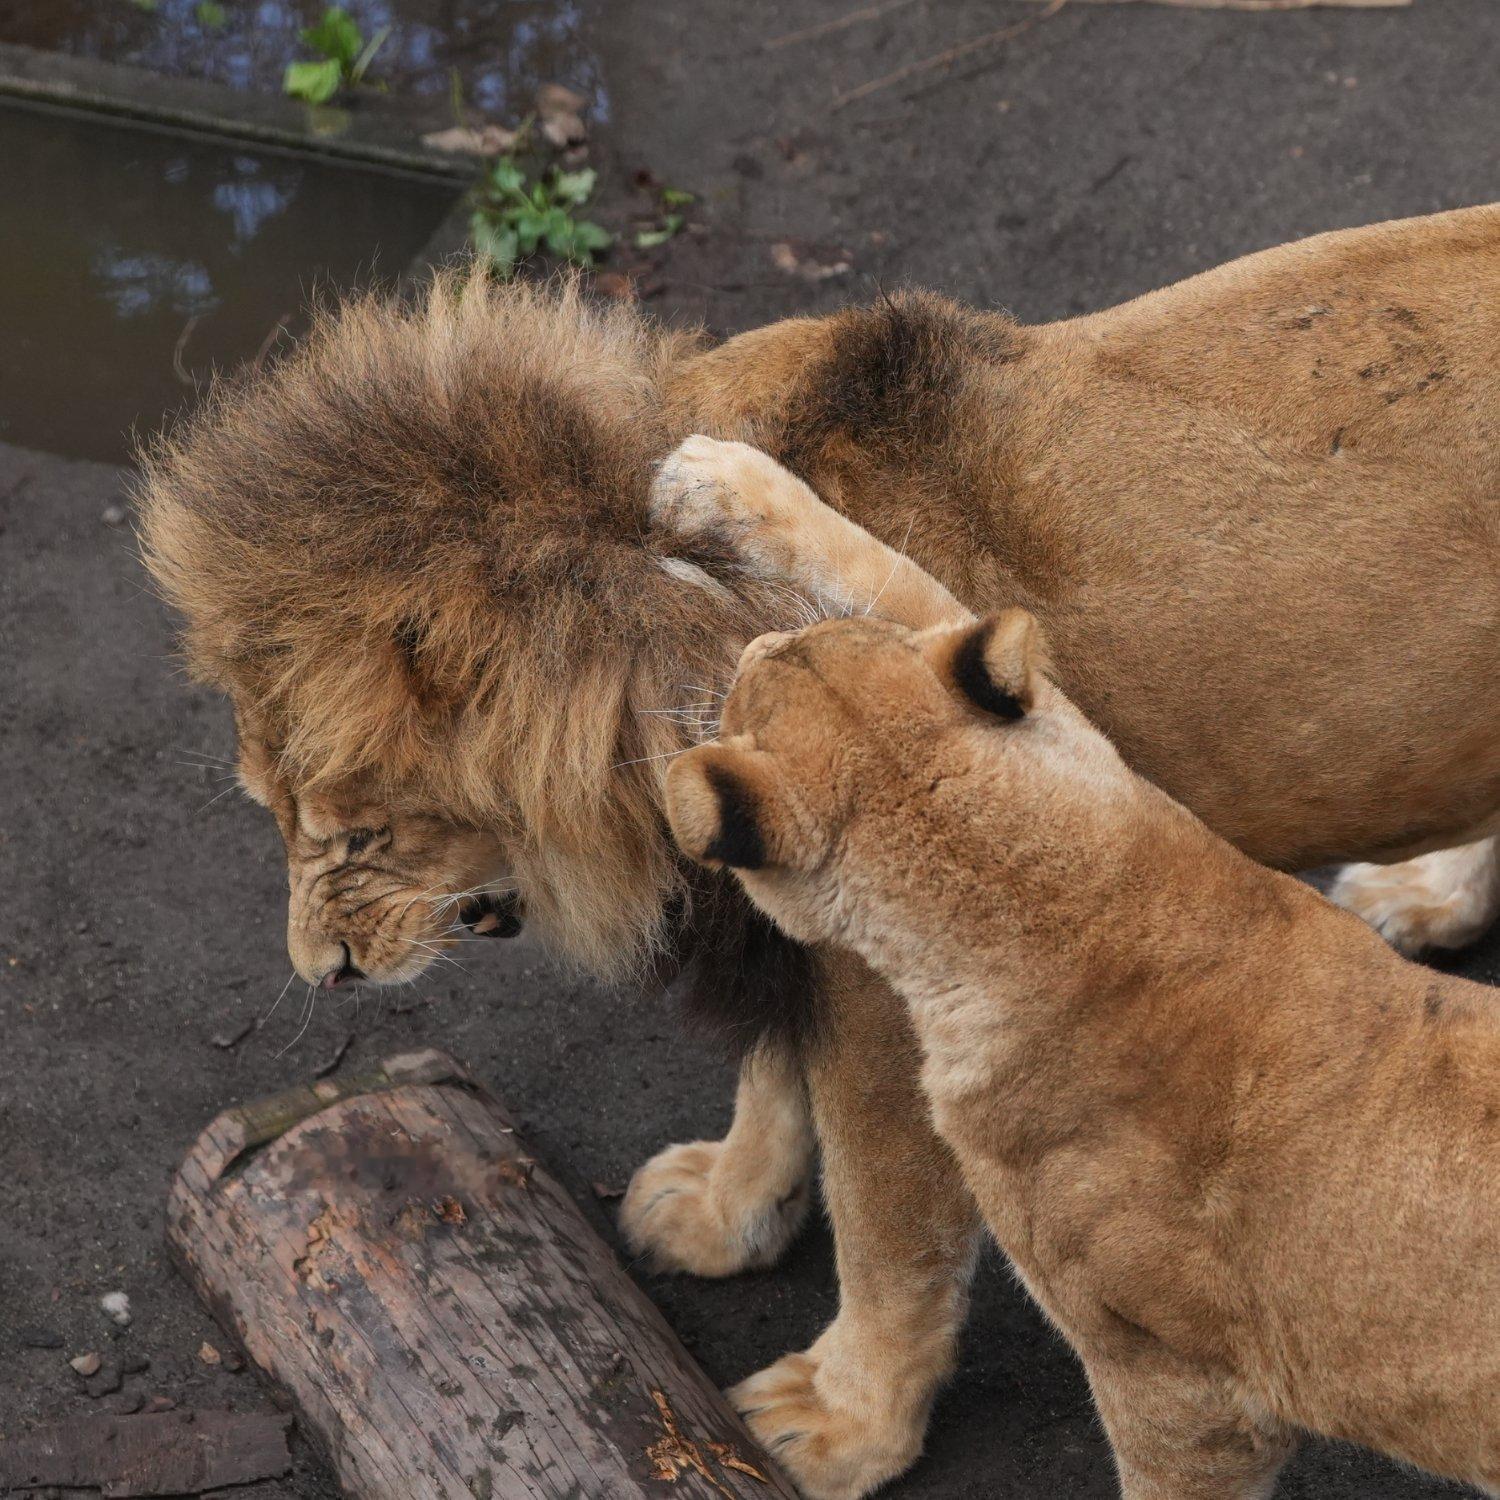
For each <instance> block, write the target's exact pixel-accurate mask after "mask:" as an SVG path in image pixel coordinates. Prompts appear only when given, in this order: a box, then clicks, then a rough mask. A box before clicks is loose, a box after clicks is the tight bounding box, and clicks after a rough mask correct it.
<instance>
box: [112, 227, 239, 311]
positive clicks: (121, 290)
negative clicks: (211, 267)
mask: <svg viewBox="0 0 1500 1500" xmlns="http://www.w3.org/2000/svg"><path fill="white" fill-rule="evenodd" d="M89 267H90V269H91V270H92V271H93V274H94V278H95V280H96V281H97V282H98V283H99V289H100V292H101V294H102V295H103V296H104V298H105V299H106V300H107V301H108V302H109V303H111V305H112V306H113V307H114V310H115V315H116V316H117V317H121V318H140V317H144V316H145V315H146V314H147V313H149V312H151V311H152V310H153V309H155V308H163V309H170V310H171V311H172V312H175V313H181V314H182V315H183V316H184V317H193V316H197V317H201V316H202V315H203V314H204V313H206V312H208V311H209V309H210V308H212V307H214V306H216V305H217V303H218V298H216V297H215V296H214V294H213V282H212V280H211V279H210V277H209V274H208V267H207V266H199V265H194V264H192V263H190V262H187V261H180V260H171V259H169V258H168V257H167V256H165V255H158V254H154V253H148V254H145V255H132V254H131V253H130V252H129V251H128V250H125V249H122V248H121V247H120V246H119V245H106V246H104V247H103V248H102V249H100V250H97V251H96V252H95V253H94V254H93V255H92V256H91V257H90V259H89Z"/></svg>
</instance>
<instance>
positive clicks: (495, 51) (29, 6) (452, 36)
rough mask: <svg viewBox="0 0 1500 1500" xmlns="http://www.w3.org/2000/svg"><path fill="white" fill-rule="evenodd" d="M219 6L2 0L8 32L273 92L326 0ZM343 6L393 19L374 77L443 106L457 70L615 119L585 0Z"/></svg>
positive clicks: (515, 110)
mask: <svg viewBox="0 0 1500 1500" xmlns="http://www.w3.org/2000/svg"><path fill="white" fill-rule="evenodd" d="M221 8H222V11H223V15H224V22H223V24H222V25H212V24H205V23H204V21H203V20H202V19H200V13H199V4H198V0H159V4H158V5H157V7H156V9H155V10H154V11H147V10H141V9H139V8H138V7H137V6H136V5H134V4H131V3H129V0H4V3H0V41H7V42H22V43H25V44H26V45H28V46H32V47H45V48H49V49H52V50H54V51H60V52H69V53H74V54H76V55H79V56H84V57H98V58H104V59H105V60H107V61H110V62H123V63H131V64H133V65H135V66H136V67H142V68H153V69H155V70H156V71H158V72H162V73H173V74H178V75H181V76H185V77H192V78H207V79H210V80H212V81H214V82H216V83H224V84H228V85H230V86H231V87H233V88H240V89H249V88H258V89H267V90H271V91H275V90H277V89H279V88H280V87H281V76H282V72H283V71H284V69H285V67H286V64H287V62H288V61H289V60H290V59H291V58H293V57H295V56H298V55H301V53H302V49H301V44H300V42H299V40H298V32H299V31H300V30H301V29H302V27H304V26H308V25H310V24H312V23H313V22H314V21H315V20H317V18H318V17H319V16H320V15H321V14H322V12H323V10H324V8H325V0H258V3H250V0H221ZM344 8H345V9H346V10H347V11H348V12H349V13H350V14H351V15H352V16H354V17H355V19H356V20H357V22H358V23H359V27H360V30H361V31H362V32H363V33H364V35H365V36H367V37H369V36H372V35H373V34H374V33H375V32H376V31H378V30H380V28H381V27H383V26H389V27H390V28H391V34H390V36H389V38H388V39H387V40H386V42H385V44H384V46H383V47H382V48H381V50H380V53H379V55H378V56H377V58H376V60H375V64H374V66H373V67H372V69H371V72H370V76H371V78H372V79H374V80H376V81H377V82H383V83H384V84H385V85H386V87H387V88H389V89H390V90H391V91H393V92H395V93H398V94H400V95H403V96H407V97H410V96H412V95H417V96H421V97H425V98H428V99H430V100H431V101H432V103H433V105H434V107H435V108H437V109H443V108H445V101H446V100H447V98H448V96H449V95H450V93H451V91H452V89H453V80H454V77H455V76H456V77H457V79H458V81H459V84H460V86H461V88H462V91H463V95H464V99H465V101H466V102H467V103H468V104H471V105H474V106H477V107H478V108H479V109H481V110H483V111H485V113H487V114H489V115H492V116H493V117H495V118H496V119H501V120H506V119H510V120H514V119H515V118H516V117H518V116H519V115H521V114H523V113H525V112H526V110H527V109H529V107H530V104H531V98H532V95H533V94H534V93H535V91H536V86H537V84H539V83H563V84H566V85H567V86H568V87H569V88H574V89H577V90H579V91H580V92H581V93H583V94H584V95H585V96H586V97H588V98H589V99H590V100H591V102H592V113H593V118H594V119H595V120H596V121H602V120H604V119H607V118H608V115H609V98H608V95H607V93H606V91H605V88H604V83H603V79H602V78H601V76H600V71H599V67H598V64H597V62H596V60H595V58H594V57H593V55H592V53H591V52H590V51H589V47H588V41H587V36H586V32H587V21H588V14H587V9H588V8H587V7H586V5H585V4H584V3H582V0H553V3H541V0H344ZM208 14H209V15H210V16H215V15H216V14H217V12H215V11H212V10H210V11H209V12H208Z"/></svg>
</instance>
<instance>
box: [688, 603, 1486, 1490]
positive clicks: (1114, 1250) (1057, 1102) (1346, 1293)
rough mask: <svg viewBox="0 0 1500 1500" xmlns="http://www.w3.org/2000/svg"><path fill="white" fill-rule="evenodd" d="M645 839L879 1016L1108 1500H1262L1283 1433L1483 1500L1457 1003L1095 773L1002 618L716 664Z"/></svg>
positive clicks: (819, 643) (1474, 1035)
mask: <svg viewBox="0 0 1500 1500" xmlns="http://www.w3.org/2000/svg"><path fill="white" fill-rule="evenodd" d="M667 812H668V816H669V818H670V821H671V825H672V830H673V833H674V834H675V835H676V837H677V840H678V843H679V844H680V845H681V847H682V848H683V849H684V850H685V851H686V852H688V853H690V854H692V855H693V856H694V857H696V858H700V859H703V860H705V861H707V862H708V863H709V864H710V865H712V866H715V867H723V866H729V867H730V868H732V869H734V871H735V873H736V874H737V875H738V876H739V878H740V880H741V881H742V882H743V884H744V887H745V889H746V891H747V892H748V893H749V894H750V895H751V897H752V898H753V899H754V900H755V902H756V904H757V905H758V906H759V907H761V909H762V910H764V911H765V912H766V914H767V915H768V916H770V917H772V918H773V919H774V920H775V921H776V922H777V923H778V925H780V926H782V927H783V928H785V930H786V931H787V932H789V933H791V934H793V935H794V936H796V937H798V938H800V939H801V940H802V941H804V942H807V943H814V944H823V943H836V944H838V945H839V946H841V947H846V948H849V949H851V950H853V951H854V952H856V953H858V954H859V955H860V957H861V958H863V959H864V960H865V961H866V962H867V963H869V964H870V966H871V967H872V968H873V969H875V970H876V972H877V973H879V974H880V975H881V976H882V977H883V978H884V979H885V980H887V981H888V982H889V983H890V984H891V985H892V986H894V988H895V989H896V990H897V991H898V992H899V993H900V994H901V996H902V998H903V999H904V1000H905V1001H906V1004H907V1007H908V1010H909V1013H910V1015H911V1019H912V1023H913V1027H914V1029H915V1031H916V1033H917V1036H918V1037H919V1038H920V1040H921V1043H922V1052H923V1059H924V1060H923V1065H922V1088H923V1092H924V1094H925V1095H926V1096H927V1099H928V1101H929V1103H930V1105H931V1109H932V1118H933V1122H934V1124H935V1125H936V1127H937V1129H938V1131H939V1132H940V1133H941V1135H942V1137H943V1140H944V1141H945V1142H947V1144H948V1145H949V1147H950V1148H951V1149H952V1151H953V1153H954V1155H955V1157H956V1158H957V1159H958V1162H959V1165H960V1166H961V1168H962V1169H963V1175H964V1181H965V1182H966V1183H967V1184H968V1186H969V1189H970V1191H971V1192H972V1193H973V1194H974V1197H975V1199H976V1201H977V1202H978V1203H979V1205H980V1207H981V1209H982V1210H983V1212H984V1216H985V1220H986V1222H987V1223H988V1224H989V1226H990V1228H991V1229H992V1230H993V1231H994V1234H995V1237H996V1239H997V1240H999V1242H1000V1244H1001V1245H1002V1246H1003V1247H1004V1248H1005V1250H1006V1251H1007V1252H1008V1253H1009V1255H1010V1257H1011V1260H1012V1262H1013V1263H1014V1265H1015V1267H1016V1269H1017V1270H1018V1271H1019V1272H1020V1274H1021V1276H1022V1278H1023V1279H1024V1280H1025V1282H1026V1285H1027V1286H1028V1287H1029V1288H1030V1289H1031V1291H1032V1292H1033V1293H1034V1295H1035V1296H1036V1298H1037V1300H1038V1301H1039V1302H1041V1304H1042V1305H1043V1307H1044V1308H1045V1309H1046V1310H1047V1312H1048V1313H1049V1315H1050V1316H1051V1318H1052V1320H1053V1321H1054V1323H1056V1324H1057V1326H1058V1327H1059V1328H1060V1329H1061V1330H1062V1331H1063V1332H1064V1333H1065V1334H1066V1335H1067V1337H1068V1339H1069V1342H1070V1343H1072V1345H1073V1347H1074V1349H1075V1350H1076V1351H1077V1353H1078V1355H1079V1357H1080V1358H1081V1359H1082V1361H1083V1364H1084V1367H1085V1369H1086V1370H1087V1372H1088V1378H1089V1384H1090V1386H1091V1387H1092V1389H1093V1392H1094V1397H1095V1400H1096V1401H1097V1402H1098V1405H1099V1411H1100V1415H1101V1416H1102V1417H1103V1419H1104V1422H1105V1425H1106V1427H1107V1428H1108V1430H1109V1436H1110V1439H1111V1442H1112V1443H1113V1445H1114V1451H1115V1459H1116V1462H1117V1465H1118V1468H1119V1474H1120V1481H1121V1488H1122V1490H1123V1494H1124V1500H1264V1497H1265V1496H1266V1495H1267V1494H1268V1493H1269V1492H1270V1489H1271V1486H1272V1485H1273V1484H1274V1482H1275V1478H1276V1474H1277V1472H1278V1470H1279V1469H1280V1468H1281V1466H1282V1464H1283V1463H1284V1462H1285V1460H1286V1458H1287V1457H1288V1455H1289V1454H1290V1452H1291V1451H1292V1449H1293V1448H1294V1447H1295V1445H1296V1441H1297V1438H1298V1436H1299V1435H1300V1434H1301V1433H1302V1432H1316V1433H1320V1434H1322V1435H1323V1436H1325V1437H1334V1438H1341V1439H1344V1440H1346V1441H1354V1442H1360V1443H1364V1444H1365V1445H1367V1446H1368V1447H1371V1448H1376V1449H1378V1450H1380V1451H1381V1452H1384V1453H1387V1454H1390V1455H1392V1456H1394V1457H1396V1458H1400V1459H1403V1460H1405V1461H1406V1462H1409V1463H1414V1464H1419V1465H1420V1466H1421V1467H1423V1468H1425V1469H1430V1470H1433V1471H1435V1472H1437V1473H1440V1474H1445V1475H1447V1476H1448V1477H1450V1478H1453V1479H1461V1480H1467V1481H1468V1482H1470V1483H1472V1484H1477V1485H1480V1486H1481V1487H1483V1488H1485V1489H1486V1491H1487V1493H1488V1494H1490V1495H1500V1123H1497V1122H1500V1004H1497V1000H1500V996H1497V994H1496V992H1495V991H1494V990H1492V989H1489V988H1487V987H1486V986H1484V985H1480V984H1473V983H1470V982H1469V981H1468V980H1465V979H1456V978H1451V977H1446V976H1443V975H1439V974H1434V973H1432V972H1431V971H1430V970H1428V969H1423V968H1420V967H1419V966H1418V965H1416V964H1414V963H1411V962H1409V961H1408V960H1406V959H1404V958H1401V957H1400V956H1398V955H1397V954H1395V953H1393V952H1392V951H1391V950H1390V949H1389V948H1388V947H1386V946H1385V944H1384V943H1382V942H1381V940H1380V939H1379V938H1378V937H1377V936H1376V935H1375V934H1374V933H1373V932H1371V931H1370V929H1369V928H1368V927H1366V926H1364V924H1362V923H1361V922H1359V921H1357V920H1356V919H1355V918H1354V917H1352V916H1351V915H1350V914H1349V913H1348V912H1344V911H1340V910H1338V908H1337V907H1334V906H1330V905H1329V904H1328V902H1326V901H1324V900H1323V899H1322V898H1321V897H1320V896H1318V895H1317V894H1316V893H1315V892H1313V891H1312V890H1310V889H1309V888H1308V887H1307V886H1305V885H1303V884H1301V883H1300V882H1299V881H1297V880H1295V879H1293V878H1292V877H1291V876H1290V875H1283V874H1280V873H1279V872H1277V871H1275V870H1269V869H1267V868H1266V867H1265V866H1264V865H1258V864H1255V863H1254V862H1253V861H1251V860H1249V859H1246V858H1245V856H1244V855H1243V854H1241V853H1239V852H1238V851H1237V850H1236V849H1234V848H1233V847H1232V846H1231V845H1229V844H1226V843H1225V842H1224V841H1223V840H1222V839H1220V838H1217V837H1215V835H1214V834H1212V833H1211V832H1210V831H1209V830H1208V829H1207V828H1205V827H1204V826H1203V824H1202V823H1201V822H1199V821H1198V820H1197V819H1196V818H1194V817H1193V816H1192V814H1191V813H1189V812H1188V811H1187V810H1186V809H1185V808H1183V807H1182V805H1181V804H1180V803H1177V802H1173V801H1172V799H1171V798H1170V797H1168V796H1166V795H1165V794H1164V793H1163V792H1161V791H1160V790H1159V789H1158V788H1156V787H1154V786H1152V785H1151V783H1150V782H1148V781H1145V780H1144V779H1143V778H1141V777H1140V776H1137V775H1135V774H1134V773H1133V772H1131V771H1130V770H1129V769H1128V768H1127V767H1126V765H1125V763H1124V762H1123V761H1122V760H1121V759H1120V757H1119V755H1118V754H1117V753H1116V752H1115V750H1114V747H1113V746H1112V745H1111V744H1110V743H1109V741H1108V740H1106V739H1105V738H1104V736H1103V735H1102V734H1100V733H1099V731H1098V730H1097V729H1095V728H1094V727H1093V725H1091V724H1090V723H1089V722H1088V721H1087V720H1086V719H1085V718H1084V717H1083V715H1082V714H1080V713H1079V712H1078V710H1077V709H1076V708H1075V707H1074V706H1073V705H1072V704H1071V703H1070V702H1068V700H1067V698H1066V697H1065V696H1064V695H1063V694H1062V693H1061V692H1059V691H1058V690H1057V688H1056V687H1054V686H1053V685H1052V684H1051V683H1050V682H1049V681H1048V680H1047V677H1046V675H1045V673H1044V672H1043V671H1042V666H1041V658H1040V649H1039V643H1038V641H1037V632H1036V626H1035V621H1034V620H1033V619H1032V617H1031V616H1030V615H1029V614H1027V613H1026V611H1025V610H1020V609H1015V610H1009V611H1007V612H1005V613H1004V614H1002V615H999V616H996V617H994V618H992V619H990V620H986V621H982V622H980V621H974V620H969V621H967V622H965V623H958V624H953V623H949V624H944V625H937V626H933V627H931V628H929V629H927V630H924V631H911V630H908V629H906V628H905V627H903V626H901V625H897V624H894V623H891V622H888V621H885V620H875V619H855V620H837V621H825V622H823V623H822V624H818V625H813V626H811V627H809V628H807V629H804V630H800V631H798V632H797V633H795V634H791V635H787V634H781V635H770V636H762V637H761V638H760V639H759V640H756V641H752V642H751V643H750V645H749V646H747V647H746V648H745V654H744V657H743V658H742V660H741V663H740V670H739V673H738V675H737V677H736V680H735V684H734V689H733V691H732V692H731V693H730V695H729V698H728V701H727V702H726V703H725V706H724V714H723V722H722V725H721V729H720V738H719V740H718V741H717V742H715V743H712V744H708V745H700V746H698V747H696V748H694V749H692V750H690V751H688V752H687V753H686V754H685V755H682V756H679V757H678V758H677V759H676V760H674V762H673V764H672V769H671V772H670V774H669V776H668V780H667Z"/></svg>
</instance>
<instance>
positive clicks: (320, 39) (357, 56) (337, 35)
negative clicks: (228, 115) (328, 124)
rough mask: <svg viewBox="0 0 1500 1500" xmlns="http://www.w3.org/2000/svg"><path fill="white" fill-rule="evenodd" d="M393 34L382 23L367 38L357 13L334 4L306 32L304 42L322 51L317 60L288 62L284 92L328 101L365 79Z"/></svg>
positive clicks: (315, 49)
mask: <svg viewBox="0 0 1500 1500" xmlns="http://www.w3.org/2000/svg"><path fill="white" fill-rule="evenodd" d="M390 34H391V28H390V27H389V26H382V27H381V28H380V30H379V31H377V32H376V33H375V35H374V36H372V37H371V38H370V40H369V41H368V42H367V41H366V40H365V39H364V35H363V33H362V32H361V31H360V29H359V26H358V24H357V23H356V21H355V20H354V17H353V16H351V15H350V14H349V12H348V11H346V10H344V9H343V8H342V7H341V6H337V5H334V6H330V7H329V8H328V9H327V10H325V11H324V12H323V19H322V20H321V21H319V22H318V24H317V25H316V26H309V27H306V28H305V29H304V30H303V32H302V44H303V46H305V47H309V48H311V49H312V51H314V52H316V53H318V54H319V56H318V59H317V61H315V62H294V63H288V64H287V68H286V74H285V76H284V77H283V78H282V80H281V88H282V92H283V93H286V94H290V95H291V96H292V98H294V99H305V100H306V101H307V102H308V103H309V104H327V103H328V101H329V100H330V99H332V98H333V96H334V95H335V94H336V93H338V91H339V90H340V89H341V88H356V87H358V85H359V84H360V83H361V82H363V80H364V76H365V74H366V73H367V72H368V71H369V67H370V64H371V63H372V62H373V61H374V59H375V54H376V53H377V52H379V51H380V49H381V47H382V46H384V45H385V39H386V38H387V37H388V36H389V35H390Z"/></svg>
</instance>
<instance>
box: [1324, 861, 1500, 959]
mask: <svg viewBox="0 0 1500 1500" xmlns="http://www.w3.org/2000/svg"><path fill="white" fill-rule="evenodd" d="M1328 894H1329V896H1330V897H1331V898H1332V899H1333V900H1334V901H1336V902H1337V903H1338V904H1339V905H1340V906H1343V907H1346V908H1347V909H1348V910H1349V911H1352V912H1353V913H1354V914H1355V915H1356V916H1358V917H1363V918H1364V919H1365V921H1366V922H1368V923H1369V924H1370V926H1371V927H1373V928H1374V929H1375V930H1376V931H1377V932H1378V933H1380V934H1381V936H1382V937H1384V938H1385V939H1386V941H1387V942H1389V943H1390V944H1391V945H1392V946H1393V947H1394V948H1396V949H1397V950H1398V951H1399V952H1401V953H1406V954H1417V953H1423V952H1426V951H1427V950H1428V949H1431V948H1462V947H1464V946H1465V945H1467V944H1469V943H1472V942H1474V941H1475V939H1477V938H1480V937H1482V936H1483V935H1484V933H1485V932H1486V931H1487V930H1488V929H1489V927H1490V926H1491V924H1492V923H1493V922H1494V920H1495V918H1496V917H1497V916H1500V839H1493V838H1490V839H1480V840H1479V842H1478V843H1475V844H1462V845H1460V846H1459V847H1458V848H1456V849H1439V850H1437V851H1436V852H1435V853H1433V854H1424V855H1422V856H1421V858H1420V859H1408V860H1404V861H1402V863H1400V864H1398V865H1367V864H1366V865H1346V866H1345V867H1344V868H1343V869H1342V870H1340V871H1339V875H1338V879H1337V880H1335V881H1334V883H1333V889H1332V890H1330V891H1329V893H1328Z"/></svg>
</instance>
